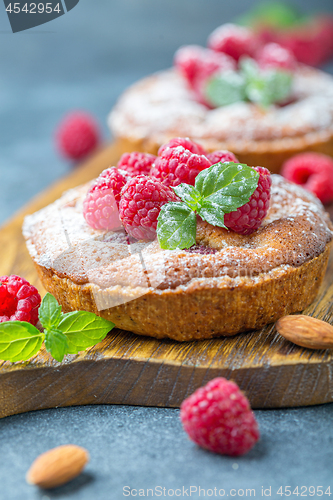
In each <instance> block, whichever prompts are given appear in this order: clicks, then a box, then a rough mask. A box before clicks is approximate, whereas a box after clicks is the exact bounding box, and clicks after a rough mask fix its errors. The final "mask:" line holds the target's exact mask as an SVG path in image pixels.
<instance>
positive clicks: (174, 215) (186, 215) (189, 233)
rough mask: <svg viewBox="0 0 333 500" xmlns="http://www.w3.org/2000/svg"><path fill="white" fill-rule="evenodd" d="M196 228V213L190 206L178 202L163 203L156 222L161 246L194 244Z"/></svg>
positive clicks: (167, 247) (171, 247) (186, 246)
mask: <svg viewBox="0 0 333 500" xmlns="http://www.w3.org/2000/svg"><path fill="white" fill-rule="evenodd" d="M196 230H197V219H196V215H195V213H194V212H193V210H191V208H190V207H188V206H187V205H185V204H184V203H180V202H171V203H166V204H165V205H163V207H162V209H161V212H160V214H159V216H158V223H157V238H158V241H159V244H160V247H161V248H164V249H166V250H175V249H176V248H190V247H191V246H192V245H195V238H196Z"/></svg>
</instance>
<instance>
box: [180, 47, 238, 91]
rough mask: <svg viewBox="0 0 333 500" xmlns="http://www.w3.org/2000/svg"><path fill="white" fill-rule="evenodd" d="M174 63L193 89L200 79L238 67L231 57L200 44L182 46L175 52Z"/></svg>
mask: <svg viewBox="0 0 333 500" xmlns="http://www.w3.org/2000/svg"><path fill="white" fill-rule="evenodd" d="M174 64H175V67H176V68H177V69H178V71H179V72H180V74H181V75H182V76H183V77H184V78H185V80H187V82H188V83H189V85H190V87H191V88H192V89H196V88H197V81H198V79H200V80H202V79H205V80H207V78H209V77H210V76H211V75H212V74H213V73H216V72H217V71H227V70H235V69H236V64H235V61H234V60H233V59H232V58H231V57H229V56H227V55H226V54H222V53H218V52H215V51H214V50H210V49H206V48H204V47H200V46H199V45H185V46H184V47H180V48H179V49H178V50H177V52H176V54H175V57H174Z"/></svg>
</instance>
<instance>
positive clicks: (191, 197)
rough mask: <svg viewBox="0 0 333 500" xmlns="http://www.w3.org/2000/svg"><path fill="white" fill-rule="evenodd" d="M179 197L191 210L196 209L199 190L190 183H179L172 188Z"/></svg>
mask: <svg viewBox="0 0 333 500" xmlns="http://www.w3.org/2000/svg"><path fill="white" fill-rule="evenodd" d="M172 189H173V190H174V192H175V193H176V195H177V196H179V198H180V199H181V200H182V201H183V202H184V203H186V205H187V206H188V207H190V208H191V209H192V210H196V209H197V206H198V202H199V200H200V198H201V196H200V193H199V191H198V190H197V189H196V188H195V187H194V186H191V185H190V184H179V186H176V187H173V188H172Z"/></svg>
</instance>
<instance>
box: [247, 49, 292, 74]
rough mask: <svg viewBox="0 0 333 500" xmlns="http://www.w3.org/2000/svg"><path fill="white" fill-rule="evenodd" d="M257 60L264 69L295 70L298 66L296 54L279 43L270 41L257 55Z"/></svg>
mask: <svg viewBox="0 0 333 500" xmlns="http://www.w3.org/2000/svg"><path fill="white" fill-rule="evenodd" d="M257 61H258V64H259V66H260V67H261V68H263V69H269V68H272V69H275V68H276V69H283V70H286V71H294V70H295V69H296V66H297V60H296V58H295V56H294V54H293V53H292V52H291V51H290V50H288V49H286V48H284V47H282V46H281V45H279V44H277V43H268V44H267V45H265V46H264V47H263V48H262V49H261V50H260V51H259V53H258V55H257Z"/></svg>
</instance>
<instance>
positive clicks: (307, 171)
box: [281, 152, 333, 203]
mask: <svg viewBox="0 0 333 500" xmlns="http://www.w3.org/2000/svg"><path fill="white" fill-rule="evenodd" d="M281 174H282V175H283V177H285V178H286V179H287V180H288V181H291V182H295V184H300V185H301V186H302V187H303V188H305V189H307V190H308V191H311V192H312V193H313V194H315V195H316V196H317V197H318V198H319V199H320V201H321V202H322V203H329V202H331V201H333V159H332V158H331V157H329V156H326V155H324V154H321V153H312V152H309V153H300V154H298V155H295V156H293V157H291V158H289V160H287V161H286V162H285V163H284V164H283V165H282V171H281Z"/></svg>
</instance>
